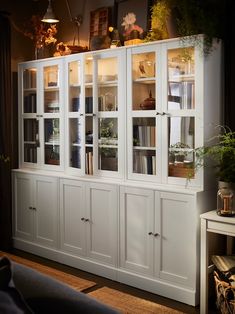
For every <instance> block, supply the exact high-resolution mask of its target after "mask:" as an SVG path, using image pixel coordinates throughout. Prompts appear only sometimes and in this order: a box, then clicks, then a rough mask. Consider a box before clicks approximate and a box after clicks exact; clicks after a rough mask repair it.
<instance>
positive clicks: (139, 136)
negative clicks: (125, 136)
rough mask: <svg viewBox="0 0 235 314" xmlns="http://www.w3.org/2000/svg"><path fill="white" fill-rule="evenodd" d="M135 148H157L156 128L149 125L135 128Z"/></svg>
mask: <svg viewBox="0 0 235 314" xmlns="http://www.w3.org/2000/svg"><path fill="white" fill-rule="evenodd" d="M133 139H134V143H133V145H134V146H145V147H155V145H156V127H155V126H149V125H134V126H133Z"/></svg>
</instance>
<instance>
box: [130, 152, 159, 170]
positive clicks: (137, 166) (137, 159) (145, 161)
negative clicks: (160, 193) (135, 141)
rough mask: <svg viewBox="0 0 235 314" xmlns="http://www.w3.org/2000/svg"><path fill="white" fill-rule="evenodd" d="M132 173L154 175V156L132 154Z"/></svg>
mask: <svg viewBox="0 0 235 314" xmlns="http://www.w3.org/2000/svg"><path fill="white" fill-rule="evenodd" d="M133 172H134V173H141V174H154V175H155V174H156V156H151V155H149V156H148V155H141V154H134V161H133Z"/></svg>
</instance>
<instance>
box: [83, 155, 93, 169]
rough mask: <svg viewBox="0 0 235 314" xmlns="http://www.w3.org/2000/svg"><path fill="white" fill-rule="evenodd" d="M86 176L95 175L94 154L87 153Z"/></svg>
mask: <svg viewBox="0 0 235 314" xmlns="http://www.w3.org/2000/svg"><path fill="white" fill-rule="evenodd" d="M85 171H86V174H93V154H92V152H87V153H86V169H85Z"/></svg>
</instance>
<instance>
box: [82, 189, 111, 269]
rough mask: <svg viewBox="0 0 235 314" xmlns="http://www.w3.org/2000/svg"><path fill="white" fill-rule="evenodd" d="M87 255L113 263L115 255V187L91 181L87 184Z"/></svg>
mask: <svg viewBox="0 0 235 314" xmlns="http://www.w3.org/2000/svg"><path fill="white" fill-rule="evenodd" d="M86 192H87V193H86V196H87V198H86V199H87V203H86V204H87V213H88V219H89V221H88V222H87V223H88V225H87V250H88V256H89V257H91V258H94V259H96V260H100V261H103V262H106V263H111V264H115V263H116V256H117V187H116V186H114V185H107V184H96V183H91V184H89V186H87V191H86Z"/></svg>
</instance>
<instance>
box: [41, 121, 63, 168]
mask: <svg viewBox="0 0 235 314" xmlns="http://www.w3.org/2000/svg"><path fill="white" fill-rule="evenodd" d="M44 122H45V125H44V134H45V138H44V140H45V163H46V164H51V165H59V164H60V124H59V123H60V121H59V119H45V120H44Z"/></svg>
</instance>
